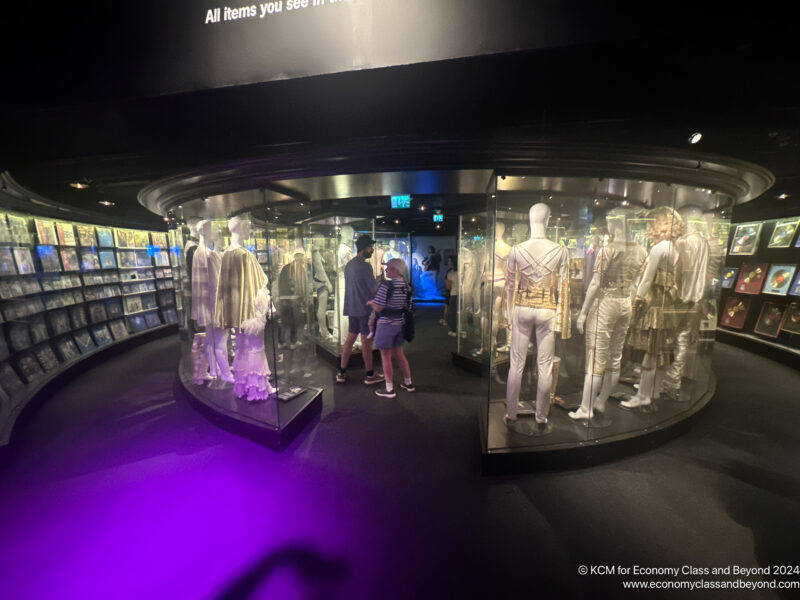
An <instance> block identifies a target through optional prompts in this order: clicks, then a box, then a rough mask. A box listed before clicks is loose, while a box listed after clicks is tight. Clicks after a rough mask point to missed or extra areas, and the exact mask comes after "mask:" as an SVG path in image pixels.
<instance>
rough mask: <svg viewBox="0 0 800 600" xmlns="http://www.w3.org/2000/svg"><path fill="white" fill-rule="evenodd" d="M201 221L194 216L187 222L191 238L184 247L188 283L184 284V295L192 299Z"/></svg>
mask: <svg viewBox="0 0 800 600" xmlns="http://www.w3.org/2000/svg"><path fill="white" fill-rule="evenodd" d="M199 222H200V219H199V218H198V217H192V218H191V219H189V221H188V222H187V225H188V226H189V239H188V240H186V245H185V246H184V247H183V255H184V256H185V257H186V275H187V277H186V285H185V286H184V290H183V293H184V296H188V297H189V298H190V299H191V296H192V286H191V277H192V260H193V259H194V253H195V252H196V251H197V224H198V223H199Z"/></svg>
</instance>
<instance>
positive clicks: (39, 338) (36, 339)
mask: <svg viewBox="0 0 800 600" xmlns="http://www.w3.org/2000/svg"><path fill="white" fill-rule="evenodd" d="M28 325H29V327H30V330H31V342H32V343H34V344H41V343H42V342H44V341H45V340H46V339H48V338H49V337H50V335H49V334H48V333H47V323H45V320H44V315H43V314H41V313H39V314H38V315H33V316H32V317H31V320H30V321H29V323H28Z"/></svg>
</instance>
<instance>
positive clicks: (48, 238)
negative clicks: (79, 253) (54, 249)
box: [33, 219, 58, 246]
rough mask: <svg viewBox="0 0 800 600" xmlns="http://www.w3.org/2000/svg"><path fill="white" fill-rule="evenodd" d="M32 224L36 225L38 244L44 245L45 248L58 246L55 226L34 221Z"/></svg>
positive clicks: (40, 220) (38, 220)
mask: <svg viewBox="0 0 800 600" xmlns="http://www.w3.org/2000/svg"><path fill="white" fill-rule="evenodd" d="M33 222H34V224H35V225H36V237H37V238H38V239H39V243H40V244H44V245H45V246H55V245H56V244H58V237H57V236H56V228H55V224H54V223H53V222H52V221H45V220H44V219H34V220H33Z"/></svg>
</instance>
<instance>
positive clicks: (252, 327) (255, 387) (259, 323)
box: [214, 217, 276, 401]
mask: <svg viewBox="0 0 800 600" xmlns="http://www.w3.org/2000/svg"><path fill="white" fill-rule="evenodd" d="M228 228H229V229H230V231H231V245H230V246H228V248H227V250H225V252H224V253H223V255H222V267H221V269H220V276H219V285H218V286H217V305H216V307H215V310H214V325H215V327H217V328H219V329H234V330H236V332H237V333H236V355H235V356H234V358H233V377H234V385H233V391H234V393H235V394H236V396H237V397H239V398H241V397H243V396H246V397H247V399H248V400H250V401H253V400H266V399H267V398H268V397H269V396H270V395H271V394H273V393H274V392H275V391H276V390H275V388H274V387H273V386H272V384H271V383H270V381H269V377H270V374H271V372H270V369H269V363H268V362H267V356H266V354H265V352H264V327H265V325H266V315H267V314H269V313H271V306H270V304H271V301H270V296H269V292H268V291H267V288H266V285H267V277H266V275H264V271H262V270H261V265H259V264H258V261H257V260H256V257H255V256H253V254H252V253H251V252H249V251H248V250H247V249H245V248H244V247H243V246H242V242H243V241H244V240H246V239H247V238H248V237H249V234H250V222H249V221H245V220H243V219H241V218H239V217H233V218H232V219H231V220H230V221H228Z"/></svg>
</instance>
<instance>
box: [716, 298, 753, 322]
mask: <svg viewBox="0 0 800 600" xmlns="http://www.w3.org/2000/svg"><path fill="white" fill-rule="evenodd" d="M749 310H750V298H742V297H741V296H731V297H730V298H728V301H727V302H726V303H725V309H724V310H723V311H722V321H720V323H721V324H722V325H725V326H726V327H731V328H733V329H741V328H742V327H744V321H745V319H746V318H747V311H749Z"/></svg>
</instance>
